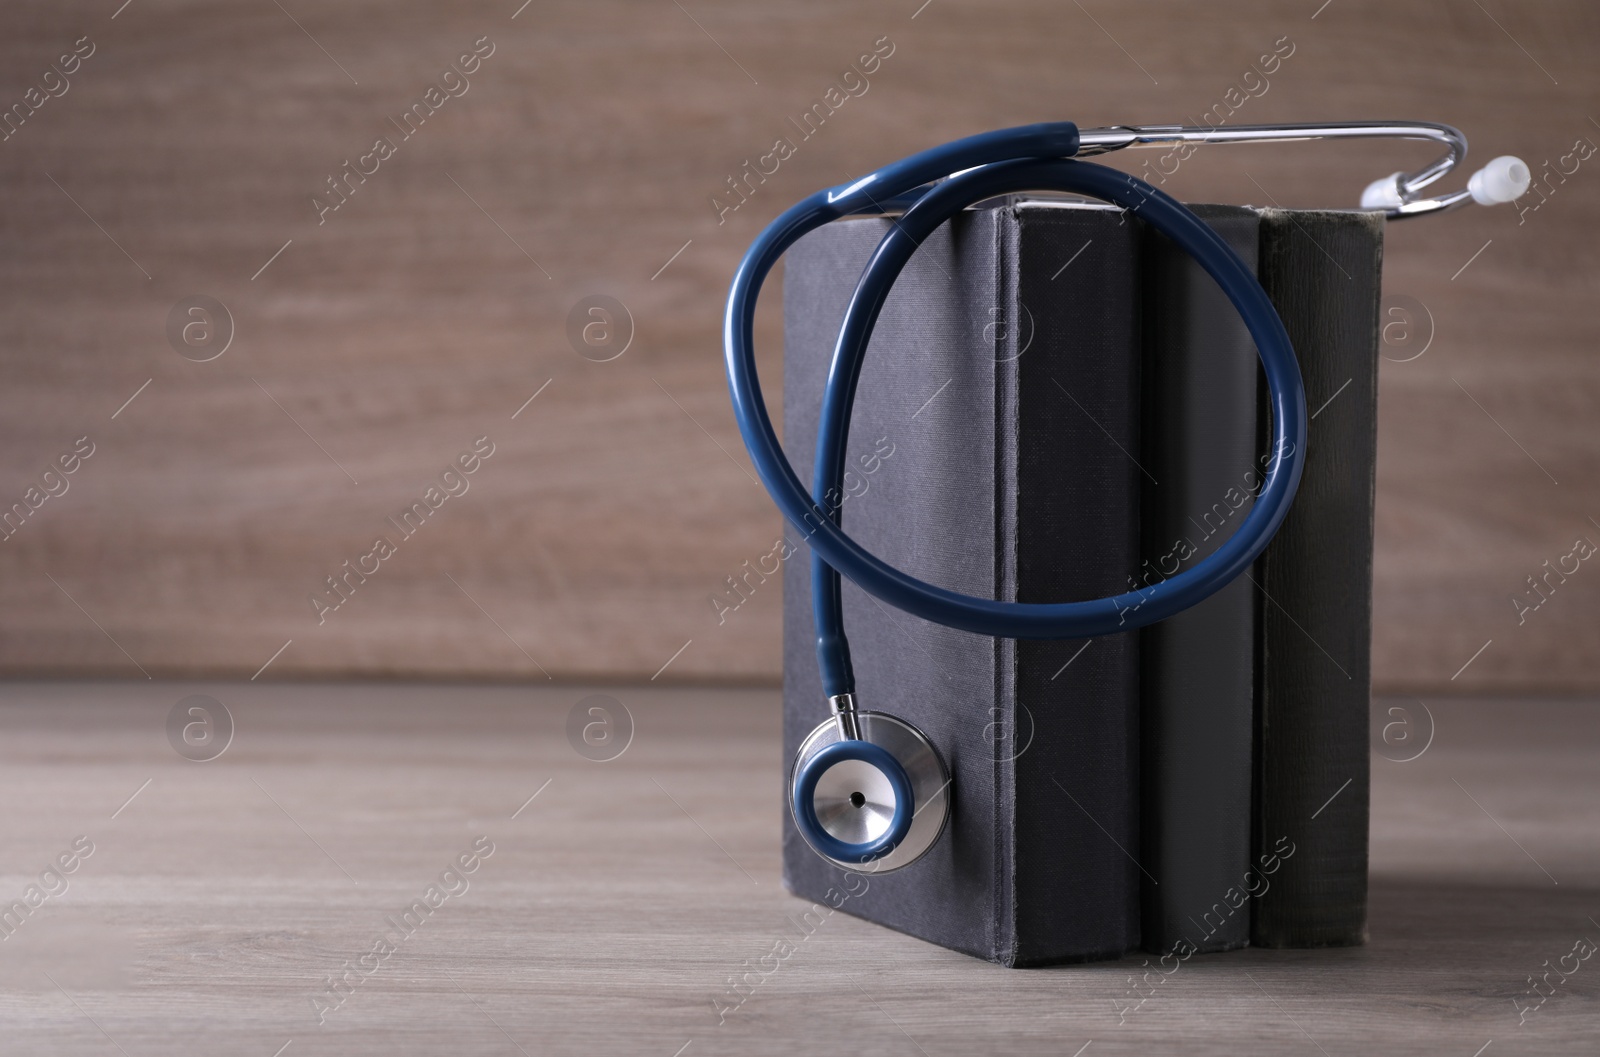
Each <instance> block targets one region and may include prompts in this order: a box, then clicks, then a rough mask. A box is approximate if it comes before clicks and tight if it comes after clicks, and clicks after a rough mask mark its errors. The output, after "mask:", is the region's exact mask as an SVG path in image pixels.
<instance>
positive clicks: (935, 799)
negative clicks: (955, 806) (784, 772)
mask: <svg viewBox="0 0 1600 1057" xmlns="http://www.w3.org/2000/svg"><path fill="white" fill-rule="evenodd" d="M854 718H855V722H856V724H857V726H858V729H859V734H860V736H859V738H854V739H847V738H845V737H844V735H843V734H842V732H841V730H840V724H839V722H838V720H837V719H829V720H826V721H825V722H823V723H821V724H819V725H818V726H817V728H816V729H815V730H813V731H812V732H811V733H810V734H809V735H807V736H806V739H805V741H804V742H802V743H801V745H800V749H799V751H798V752H796V753H795V758H794V763H793V765H792V766H791V767H790V770H789V788H790V789H791V790H792V791H793V797H792V799H791V801H790V805H789V807H790V811H791V812H792V813H793V815H794V818H795V825H796V826H797V827H798V828H799V830H800V833H801V835H802V836H803V837H804V838H805V839H806V842H807V843H808V844H810V845H811V847H812V848H813V849H814V850H815V851H816V852H817V854H819V855H821V856H822V857H823V858H824V859H827V860H828V861H829V862H832V863H834V864H836V865H838V866H842V867H845V868H846V869H854V870H860V869H863V868H867V869H870V870H871V871H872V872H873V873H886V872H888V871H890V870H898V869H900V868H902V867H905V866H910V865H911V864H912V863H914V862H916V861H917V860H918V859H920V858H922V856H923V855H924V854H926V853H927V851H928V849H929V848H932V847H933V845H934V844H935V843H936V842H937V841H938V839H939V834H941V833H942V832H944V827H945V822H946V821H947V820H948V818H949V816H950V775H949V772H948V771H946V770H945V766H944V761H943V760H942V759H940V758H939V753H938V750H936V749H935V748H934V747H933V743H932V742H930V741H929V740H928V738H927V735H925V734H923V733H922V731H920V730H918V729H917V728H916V727H913V726H912V725H911V724H909V723H906V722H905V721H903V720H899V719H896V718H895V717H893V716H890V715H887V714H885V713H882V712H858V713H854ZM885 757H887V759H885ZM896 765H898V767H897V766H896ZM885 846H887V847H888V848H889V849H890V850H888V851H887V852H886V853H885V852H883V851H882V850H881V849H883V848H884V847H885Z"/></svg>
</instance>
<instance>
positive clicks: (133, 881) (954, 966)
mask: <svg viewBox="0 0 1600 1057" xmlns="http://www.w3.org/2000/svg"><path fill="white" fill-rule="evenodd" d="M593 693H609V694H611V695H612V696H614V697H615V698H617V699H618V700H620V701H621V702H623V703H624V704H625V705H626V706H627V709H628V710H629V712H630V713H631V715H632V717H633V721H634V724H635V734H634V738H633V741H632V744H631V745H630V746H629V748H628V749H627V751H626V752H625V753H624V754H623V755H622V756H621V757H619V758H617V759H614V760H611V761H609V762H603V763H600V762H591V761H590V760H587V759H584V758H582V757H580V756H579V754H578V753H577V752H576V751H574V749H573V748H572V747H571V746H570V744H569V742H568V739H567V736H566V733H565V731H566V723H567V715H568V712H569V710H570V709H571V708H572V706H573V705H574V703H576V702H577V701H578V700H579V699H580V698H583V697H585V696H586V695H589V694H593ZM190 694H206V695H210V696H212V697H214V698H216V699H218V700H220V701H221V702H223V703H224V704H225V705H226V706H227V708H228V710H229V713H230V714H231V716H232V718H233V721H234V723H235V724H236V732H235V735H234V737H233V739H232V742H231V744H230V745H229V747H228V748H227V750H226V751H225V752H224V753H223V754H222V755H221V756H220V757H218V758H216V759H213V760H210V761H208V762H191V761H190V760H187V759H183V758H181V757H180V756H179V755H178V753H177V752H176V751H175V750H174V748H173V747H172V746H171V745H170V744H169V742H168V738H167V732H166V724H167V720H168V716H169V713H170V712H171V710H172V709H173V706H174V704H175V703H176V702H178V701H179V700H180V699H182V698H184V697H186V696H187V695H190ZM0 701H3V702H4V705H3V706H0V797H3V800H0V802H3V804H4V811H3V821H0V848H3V855H4V858H3V863H0V870H3V873H0V900H4V901H10V900H16V899H22V898H23V897H24V895H25V893H26V891H27V888H28V886H29V885H30V884H36V883H39V874H40V873H41V872H42V871H44V870H46V869H47V868H48V867H49V866H50V864H51V863H52V862H53V861H55V860H56V858H57V856H58V855H62V854H63V853H66V854H67V855H68V861H69V862H70V861H72V858H71V855H72V853H71V851H70V849H71V848H72V847H73V846H74V842H75V840H76V839H77V838H79V837H83V838H87V842H88V843H91V844H92V848H93V850H92V852H90V853H89V854H88V855H87V856H86V857H84V856H81V855H80V856H79V857H78V859H77V862H76V864H75V866H76V868H75V870H74V872H72V873H70V874H66V875H65V877H64V880H65V882H66V888H65V890H64V891H63V890H60V885H59V884H58V883H57V882H56V881H55V880H53V879H47V887H52V888H56V889H57V891H58V894H55V895H49V896H47V897H46V898H45V899H44V901H43V902H42V903H41V904H40V905H39V906H38V907H37V908H36V909H33V910H32V911H31V913H28V914H26V915H25V916H22V917H20V918H18V921H19V922H20V923H19V924H15V925H12V926H9V927H8V929H9V931H11V935H10V936H9V938H8V939H6V940H5V941H3V942H0V1039H3V1042H0V1051H3V1052H4V1053H6V1054H14V1055H18V1057H20V1055H24V1054H50V1055H53V1057H54V1055H63V1054H90V1055H101V1054H106V1055H115V1054H116V1053H118V1052H119V1051H120V1052H122V1053H123V1054H126V1055H128V1057H138V1055H143V1054H152V1055H153V1054H173V1053H186V1054H187V1053H193V1054H212V1053H216V1054H223V1053H226V1054H232V1055H260V1057H274V1055H276V1054H283V1055H284V1057H302V1055H310V1054H385V1055H396V1054H411V1053H416V1054H517V1053H519V1052H520V1053H523V1054H535V1053H537V1054H557V1053H574V1054H585V1055H590V1054H653V1055H660V1057H674V1055H675V1054H684V1055H686V1057H701V1055H704V1054H719V1053H725V1054H752V1053H761V1054H765V1053H772V1054H777V1053H783V1054H829V1055H834V1054H849V1055H855V1054H896V1055H917V1054H919V1053H920V1054H927V1055H933V1054H970V1053H979V1052H995V1053H1008V1054H1012V1053H1050V1054H1065V1055H1075V1054H1080V1053H1083V1054H1085V1057H1093V1055H1095V1054H1104V1053H1127V1054H1151V1053H1158V1052H1166V1051H1170V1052H1177V1053H1185V1054H1189V1053H1205V1054H1213V1053H1215V1054H1234V1053H1273V1054H1305V1055H1315V1054H1317V1053H1318V1052H1319V1051H1320V1052H1321V1053H1322V1054H1325V1055H1328V1057H1333V1055H1345V1054H1412V1053H1419V1054H1421V1053H1425V1054H1439V1055H1441V1057H1444V1055H1449V1057H1474V1054H1477V1053H1483V1054H1484V1055H1485V1057H1500V1055H1503V1054H1519V1055H1520V1054H1546V1053H1574V1054H1576V1053H1588V1054H1592V1053H1595V1052H1597V1050H1600V1017H1597V1015H1596V1010H1597V1006H1596V994H1597V992H1600V961H1591V962H1585V963H1581V968H1580V969H1579V971H1577V972H1575V973H1573V974H1572V976H1571V977H1570V978H1569V979H1567V980H1566V981H1565V983H1564V984H1563V985H1562V986H1561V987H1560V988H1559V989H1558V990H1557V992H1556V993H1555V994H1554V995H1553V996H1552V997H1550V998H1548V999H1547V1000H1546V1001H1545V1002H1544V1003H1543V1005H1542V1006H1541V1007H1540V1008H1539V1009H1538V1010H1537V1011H1536V1012H1535V1013H1532V1014H1531V1015H1528V1016H1527V1018H1526V1020H1527V1022H1526V1023H1525V1024H1522V1025H1519V1023H1518V1020H1519V1016H1518V1013H1517V1012H1516V1010H1515V1009H1514V1008H1513V1005H1512V1001H1511V1000H1512V997H1513V996H1518V995H1522V994H1524V992H1525V991H1526V990H1527V988H1528V982H1527V977H1528V976H1529V974H1531V973H1534V972H1535V971H1536V970H1539V969H1540V967H1541V965H1542V964H1543V963H1544V962H1545V961H1546V959H1549V960H1550V961H1551V963H1552V964H1554V963H1555V962H1556V960H1557V959H1558V958H1559V957H1560V956H1561V955H1562V954H1564V953H1566V952H1568V951H1570V950H1571V949H1572V947H1573V944H1574V943H1575V942H1576V941H1578V940H1580V939H1581V938H1583V937H1589V938H1590V939H1591V940H1595V941H1600V923H1597V920H1596V919H1600V855H1597V853H1596V847H1597V839H1596V838H1597V837H1600V812H1597V811H1596V810H1595V808H1596V804H1597V800H1600V773H1597V771H1596V768H1595V767H1594V758H1595V749H1596V746H1597V744H1600V711H1597V710H1596V709H1595V708H1594V706H1593V703H1591V702H1554V701H1505V702H1497V701H1430V702H1429V703H1428V704H1429V707H1430V709H1431V712H1432V715H1433V716H1434V718H1435V720H1436V727H1437V733H1436V737H1435V739H1434V741H1433V743H1432V745H1431V746H1430V748H1429V749H1428V751H1427V752H1426V753H1425V754H1424V755H1423V756H1422V757H1421V758H1419V759H1416V760H1413V761H1411V762H1408V763H1393V762H1390V761H1389V760H1387V759H1375V760H1374V761H1373V768H1374V770H1373V785H1374V790H1373V791H1374V798H1373V803H1374V817H1373V845H1372V852H1373V859H1372V863H1373V865H1372V870H1373V876H1372V919H1371V931H1372V942H1371V943H1370V945H1368V946H1367V947H1364V948H1360V949H1353V950H1336V951H1320V952H1312V951H1298V952H1282V951H1244V952H1239V953H1234V954H1226V955H1217V956H1210V957H1201V958H1195V959H1192V960H1190V961H1189V962H1187V963H1185V964H1183V966H1182V969H1181V971H1180V972H1178V973H1175V974H1174V975H1172V976H1171V977H1170V978H1168V979H1166V980H1165V981H1164V982H1163V983H1162V984H1161V985H1159V988H1158V989H1157V990H1156V992H1155V994H1154V995H1153V997H1152V998H1151V999H1150V1000H1149V1001H1147V1002H1145V1003H1144V1005H1143V1006H1142V1007H1141V1008H1139V1009H1138V1010H1137V1011H1136V1012H1134V1013H1133V1014H1132V1015H1130V1016H1129V1017H1128V1018H1127V1021H1126V1023H1119V1017H1118V1015H1117V1013H1116V1011H1115V1010H1116V1006H1117V1002H1118V1000H1119V999H1121V998H1122V997H1123V996H1124V994H1125V993H1126V992H1127V991H1128V988H1129V976H1130V975H1131V974H1134V973H1135V972H1138V971H1140V970H1141V967H1142V966H1141V963H1142V961H1143V958H1142V957H1137V958H1130V959H1126V960H1124V961H1123V962H1120V963H1114V964H1099V965H1090V966H1076V967H1066V968H1059V969H1050V970H1033V971H1011V970H1006V969H1001V968H997V967H995V966H992V965H988V964H985V963H981V962H977V961H974V960H972V959H970V958H967V957H964V956H962V955H958V954H953V953H951V952H949V951H945V950H942V949H939V948H937V947H933V946H930V945H928V944H925V943H922V942H920V941H918V940H914V939H911V938H909V937H906V936H902V935H899V934H896V933H893V932H889V931H886V930H884V929H882V928H879V927H876V926H873V925H870V924H867V923H865V922H863V921H859V920H856V919H853V918H850V917H848V916H845V915H843V914H838V915H835V916H833V917H831V918H829V919H827V920H826V921H825V922H824V923H823V925H822V926H820V927H818V928H817V929H816V930H815V932H814V933H813V934H812V935H811V936H810V938H809V939H807V940H805V941H803V942H800V943H799V944H798V950H797V951H796V952H795V953H794V954H793V955H792V956H791V957H790V958H788V959H787V960H786V961H785V962H783V963H782V966H781V968H780V969H779V970H778V971H776V972H772V973H770V975H768V976H766V977H765V978H764V979H763V980H762V982H761V984H760V985H759V986H757V987H755V989H754V991H753V992H752V993H751V994H750V995H749V996H748V998H747V999H746V1000H745V1001H744V1002H743V1004H742V1005H740V1006H739V1007H738V1008H737V1009H736V1010H735V1011H734V1012H731V1013H729V1014H727V1015H726V1016H725V1017H723V1018H720V1019H719V1016H718V1014H717V1013H716V1012H715V1010H714V1005H713V1000H714V999H715V998H717V997H719V996H724V995H725V993H726V992H727V990H728V978H729V977H730V975H732V974H735V973H741V972H743V971H744V965H743V963H744V962H745V961H746V960H747V959H757V958H759V957H760V956H761V955H762V954H763V953H765V952H766V951H767V950H769V949H770V948H771V947H772V944H773V942H774V940H775V939H776V938H777V937H778V936H780V935H783V934H786V933H788V932H790V931H791V926H790V924H789V918H790V917H794V916H798V915H799V914H800V913H801V912H802V911H803V910H804V908H805V904H803V903H801V902H800V901H799V900H796V899H794V898H792V897H790V896H788V895H787V894H785V892H784V891H783V889H782V886H781V884H780V881H779V876H778V870H779V853H778V839H777V835H778V819H779V812H780V810H781V800H780V793H781V786H780V777H779V775H780V760H779V741H778V712H777V710H778V694H777V693H776V692H775V691H773V690H771V689H744V690H739V689H717V690H684V689H668V690H661V689H653V688H652V689H644V688H637V687H635V688H628V687H613V688H605V687H557V688H537V689H529V688H524V687H509V686H474V687H463V686H457V685H417V684H406V685H371V684H342V685H312V684H277V685H263V684H260V683H257V684H248V683H240V684H206V685H202V684H177V683H155V682H142V681H141V682H138V683H75V684H69V683H11V684H6V686H5V688H4V692H3V697H0ZM1397 703H1399V704H1405V705H1409V706H1411V707H1412V708H1415V707H1416V703H1415V702H1409V701H1407V702H1397ZM1383 704H1384V703H1382V702H1380V707H1381V706H1382V705H1383ZM1380 714H1381V713H1380ZM535 794H537V795H535ZM1491 816H1492V817H1491ZM478 838H486V840H485V841H483V842H480V843H479V844H478V848H479V849H480V851H482V850H484V849H487V848H488V847H489V846H490V845H491V844H492V852H490V853H488V854H487V855H481V854H480V855H479V857H478V858H477V860H476V861H474V860H473V859H471V857H470V855H471V854H472V849H473V846H474V842H475V841H476V840H478ZM84 846H85V842H82V841H79V842H78V847H79V849H80V850H81V849H82V848H83V847H84ZM462 853H469V859H468V861H469V862H470V863H472V864H473V865H474V869H473V871H472V872H471V873H467V874H465V875H464V876H461V877H456V876H454V875H451V876H447V877H445V878H444V879H443V881H441V880H440V877H441V874H442V873H443V872H444V871H446V870H447V868H449V867H450V865H451V863H452V862H453V861H454V860H456V859H457V857H458V856H459V855H461V854H462ZM463 882H464V884H463ZM1557 882H1559V883H1557ZM433 884H439V885H440V886H441V888H442V889H450V890H453V891H454V894H451V893H450V892H449V891H446V892H444V893H443V898H442V899H437V901H438V902H439V905H438V907H437V908H436V909H433V910H432V911H431V913H429V914H427V915H426V917H425V923H423V924H422V925H420V926H419V927H417V928H416V929H415V931H414V934H412V935H410V936H409V937H408V938H405V939H400V938H399V934H398V933H396V932H395V931H394V930H393V928H392V926H391V924H390V922H389V921H388V920H387V919H388V918H390V917H396V918H398V917H399V916H400V915H401V914H402V913H403V912H404V911H405V910H406V908H407V907H409V906H410V905H411V904H413V903H414V902H415V901H418V900H424V901H426V900H427V899H429V898H437V897H430V895H429V893H428V888H429V886H430V885H433ZM414 913H416V915H417V916H418V917H422V916H423V915H421V913H420V912H414ZM8 929H0V931H7V930H8ZM385 934H387V935H388V936H389V941H388V942H389V946H390V948H391V949H390V950H389V951H388V953H387V954H384V955H382V956H381V957H375V958H371V959H369V961H368V963H367V965H368V966H370V967H371V968H370V969H369V970H368V971H365V972H363V971H360V970H359V969H355V970H353V971H352V972H350V974H349V977H348V979H349V980H350V981H351V982H350V983H347V984H343V985H341V987H342V990H343V992H344V993H343V995H342V997H341V995H340V991H339V989H335V990H333V991H330V990H329V983H330V978H331V977H332V976H334V975H339V976H343V975H344V974H345V971H346V963H347V961H348V962H349V963H350V964H351V965H352V966H353V967H354V966H355V965H356V962H357V960H358V959H359V958H360V956H361V955H363V954H366V953H367V952H369V951H371V950H372V949H373V946H374V943H375V941H377V940H379V939H380V938H381V937H383V936H384V935H385ZM380 949H382V948H380ZM318 996H321V1001H322V1002H323V1003H324V1008H325V1017H324V1018H323V1019H324V1020H325V1023H319V1016H318V1012H317V1007H316V1005H315V1004H314V1001H313V1000H314V999H316V998H318ZM1091 1040H1092V1041H1091ZM1490 1040H1493V1041H1492V1042H1491V1041H1490ZM1485 1046H1487V1047H1488V1049H1487V1050H1484V1049H1482V1048H1483V1047H1485ZM1085 1047H1088V1048H1087V1050H1085Z"/></svg>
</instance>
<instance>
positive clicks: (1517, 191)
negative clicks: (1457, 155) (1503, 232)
mask: <svg viewBox="0 0 1600 1057" xmlns="http://www.w3.org/2000/svg"><path fill="white" fill-rule="evenodd" d="M1532 181H1533V174H1532V173H1530V172H1529V171H1528V163H1527V162H1525V161H1523V160H1522V159H1521V158H1518V157H1516V156H1515V155H1513V154H1502V155H1500V157H1498V158H1496V159H1494V160H1493V161H1491V162H1490V163H1489V164H1488V165H1485V166H1484V167H1483V168H1481V169H1479V170H1478V171H1477V172H1475V173H1473V174H1472V176H1471V177H1470V178H1469V179H1468V180H1467V192H1468V193H1469V194H1471V195H1472V200H1473V201H1474V202H1476V203H1478V204H1479V205H1483V206H1493V205H1500V204H1501V203H1503V202H1515V201H1516V200H1517V199H1519V198H1521V197H1522V196H1523V194H1524V193H1526V191H1527V190H1528V185H1529V184H1530V183H1532Z"/></svg>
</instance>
